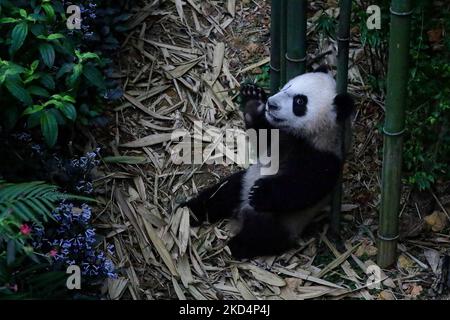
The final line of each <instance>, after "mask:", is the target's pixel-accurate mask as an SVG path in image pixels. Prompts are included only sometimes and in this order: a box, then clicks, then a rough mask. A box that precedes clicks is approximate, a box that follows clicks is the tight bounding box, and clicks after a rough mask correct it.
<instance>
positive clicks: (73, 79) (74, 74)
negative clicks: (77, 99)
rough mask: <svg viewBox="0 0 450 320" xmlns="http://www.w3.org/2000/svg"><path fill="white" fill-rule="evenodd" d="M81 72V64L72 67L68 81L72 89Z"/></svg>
mask: <svg viewBox="0 0 450 320" xmlns="http://www.w3.org/2000/svg"><path fill="white" fill-rule="evenodd" d="M82 72H83V65H82V64H76V65H75V66H74V67H73V72H72V74H71V75H70V77H69V79H68V81H69V86H71V87H74V86H75V85H76V83H77V81H78V79H79V78H80V76H81V73H82Z"/></svg>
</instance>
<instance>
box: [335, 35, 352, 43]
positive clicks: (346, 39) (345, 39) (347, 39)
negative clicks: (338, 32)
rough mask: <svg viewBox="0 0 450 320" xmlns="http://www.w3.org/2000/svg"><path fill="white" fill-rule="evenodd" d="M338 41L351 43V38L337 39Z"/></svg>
mask: <svg viewBox="0 0 450 320" xmlns="http://www.w3.org/2000/svg"><path fill="white" fill-rule="evenodd" d="M336 39H337V40H338V41H341V42H348V41H350V36H348V37H345V38H341V37H336Z"/></svg>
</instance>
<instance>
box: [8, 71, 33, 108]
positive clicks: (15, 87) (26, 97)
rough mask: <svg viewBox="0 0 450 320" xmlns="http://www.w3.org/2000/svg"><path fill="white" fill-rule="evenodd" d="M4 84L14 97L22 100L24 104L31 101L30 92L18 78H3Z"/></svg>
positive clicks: (28, 103)
mask: <svg viewBox="0 0 450 320" xmlns="http://www.w3.org/2000/svg"><path fill="white" fill-rule="evenodd" d="M5 86H6V88H7V89H8V91H9V92H10V93H11V94H12V95H13V96H14V97H15V98H17V99H18V100H20V101H22V102H23V103H24V104H25V105H30V104H32V103H33V101H32V99H31V96H30V94H29V93H28V91H27V90H26V89H25V88H24V87H23V85H22V83H21V82H20V81H19V80H17V79H13V78H11V77H8V78H6V80H5Z"/></svg>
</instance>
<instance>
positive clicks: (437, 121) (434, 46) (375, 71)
mask: <svg viewBox="0 0 450 320" xmlns="http://www.w3.org/2000/svg"><path fill="white" fill-rule="evenodd" d="M389 3H390V2H389V1H386V0H383V1H380V2H379V3H377V4H378V5H380V7H381V13H382V16H381V18H382V20H381V26H382V28H381V30H376V29H374V30H368V29H367V26H366V21H367V14H366V12H365V8H367V6H368V5H370V4H371V3H369V2H368V1H362V5H361V6H360V7H357V6H354V7H356V8H357V10H356V12H355V16H356V17H357V19H358V21H359V29H360V33H361V42H362V45H363V47H364V51H365V53H366V56H367V57H369V59H368V61H369V68H370V69H369V70H370V72H369V74H368V79H369V83H370V84H371V86H372V88H373V89H374V90H376V91H379V92H380V91H381V92H384V91H385V85H386V83H385V75H386V71H387V70H386V65H387V63H386V59H387V55H386V54H384V53H385V52H387V49H388V36H389V35H388V31H389V28H388V26H389ZM411 28H412V30H411V35H412V37H411V51H410V70H409V72H410V77H409V83H408V104H407V110H406V133H405V139H404V153H403V159H404V168H405V169H406V171H407V175H406V178H407V181H408V182H409V183H410V184H411V185H412V186H414V187H416V188H418V189H419V190H425V189H429V188H431V187H432V186H433V185H434V184H435V183H436V182H438V180H439V179H441V180H446V179H450V170H449V160H448V159H450V131H449V125H450V123H449V121H450V104H449V101H450V54H449V52H450V40H449V38H448V37H445V34H447V33H448V32H449V30H450V5H449V4H448V3H441V4H440V5H438V6H435V5H433V4H432V3H431V2H429V1H424V0H419V1H416V10H415V11H414V14H413V16H412V22H411Z"/></svg>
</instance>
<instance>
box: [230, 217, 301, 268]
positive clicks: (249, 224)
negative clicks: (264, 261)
mask: <svg viewBox="0 0 450 320" xmlns="http://www.w3.org/2000/svg"><path fill="white" fill-rule="evenodd" d="M241 214H242V217H243V221H242V229H241V231H240V232H239V233H238V234H237V235H236V236H235V237H233V238H232V239H231V240H230V242H228V246H229V247H230V250H231V253H232V254H233V256H234V257H235V258H237V259H243V258H253V257H257V256H265V255H275V254H280V253H283V252H284V251H286V250H288V249H290V248H291V247H292V246H293V245H294V244H295V242H294V241H293V239H291V238H290V237H289V236H288V235H289V231H288V230H286V228H285V227H284V226H282V225H281V224H280V222H279V221H278V219H276V218H275V217H273V216H271V215H263V214H260V213H258V212H256V211H254V210H251V209H246V210H245V211H244V212H241Z"/></svg>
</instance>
